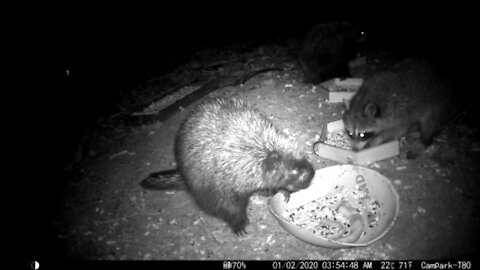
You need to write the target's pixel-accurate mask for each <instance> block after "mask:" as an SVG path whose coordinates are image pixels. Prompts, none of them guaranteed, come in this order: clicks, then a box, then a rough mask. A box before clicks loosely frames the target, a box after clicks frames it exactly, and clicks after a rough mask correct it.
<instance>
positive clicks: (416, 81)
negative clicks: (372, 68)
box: [343, 58, 454, 154]
mask: <svg viewBox="0 0 480 270" xmlns="http://www.w3.org/2000/svg"><path fill="white" fill-rule="evenodd" d="M452 97H453V85H452V84H451V82H450V81H449V80H448V79H446V76H444V74H443V73H442V72H441V69H440V68H439V66H438V65H436V64H434V63H431V62H430V61H427V60H425V59H421V58H407V59H405V60H403V61H401V62H399V63H398V64H396V65H395V66H394V67H392V68H391V69H390V70H386V71H383V72H379V73H377V74H374V75H373V76H371V77H370V78H367V79H366V80H365V81H364V83H363V85H362V86H361V87H360V89H359V91H358V93H357V94H356V95H355V96H354V97H353V98H352V100H351V102H350V108H349V109H348V110H346V111H345V113H344V115H343V122H344V125H345V130H346V131H347V134H348V135H349V137H350V138H351V140H352V148H353V149H354V150H356V151H358V150H361V149H364V148H369V147H373V146H376V145H379V144H382V143H385V142H388V141H392V140H395V139H399V138H400V137H402V136H404V135H406V134H407V133H409V132H412V131H419V133H420V141H421V142H422V144H423V145H424V146H428V145H429V144H430V143H431V142H432V139H433V137H434V136H435V135H436V133H437V132H438V131H439V129H440V128H441V127H442V125H443V124H445V123H446V121H448V120H449V119H450V117H451V116H452V115H453V112H454V110H452V109H453V106H452V105H453V103H452V102H451V100H452ZM415 154H418V153H415Z"/></svg>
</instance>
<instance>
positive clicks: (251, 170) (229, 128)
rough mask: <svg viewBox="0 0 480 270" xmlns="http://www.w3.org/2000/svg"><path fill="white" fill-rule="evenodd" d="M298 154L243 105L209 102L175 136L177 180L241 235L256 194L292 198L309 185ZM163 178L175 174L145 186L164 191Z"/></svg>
mask: <svg viewBox="0 0 480 270" xmlns="http://www.w3.org/2000/svg"><path fill="white" fill-rule="evenodd" d="M297 148H298V147H297V144H296V143H295V142H294V141H292V140H290V139H289V138H287V137H286V136H285V135H283V134H282V133H281V132H279V131H278V130H277V129H276V128H275V127H274V126H273V124H272V123H271V122H270V121H269V120H268V119H267V118H266V117H265V116H263V115H262V114H260V113H259V112H257V111H256V110H253V109H251V108H249V107H248V106H247V105H246V104H245V103H244V102H243V101H242V100H238V99H223V98H218V99H213V100H209V101H207V102H204V103H202V104H200V105H199V106H198V107H196V108H195V109H194V110H193V111H192V112H191V113H190V114H189V115H188V116H187V117H186V119H185V121H184V122H183V123H182V125H181V127H180V129H179V131H178V134H177V136H176V140H175V157H176V160H177V171H178V173H179V175H180V176H181V177H178V179H181V180H183V182H184V184H185V186H186V187H187V189H188V190H189V192H190V193H191V194H192V196H193V197H194V198H195V201H196V203H197V204H198V206H199V207H200V208H201V209H202V210H204V211H205V212H206V213H208V214H211V215H213V216H215V217H218V218H220V219H222V220H224V221H225V222H226V223H228V225H230V227H231V228H232V230H233V232H234V233H235V234H243V233H245V227H246V226H247V224H248V222H249V220H248V217H247V206H248V202H249V198H250V196H251V195H252V194H254V193H255V192H262V193H270V194H271V193H274V192H277V191H280V190H284V191H286V192H287V195H289V192H295V191H298V190H300V189H303V188H306V187H308V186H309V185H310V182H311V180H312V178H313V175H314V169H313V166H312V165H311V164H310V162H309V161H308V160H307V159H306V158H303V157H301V156H300V154H299V153H298V151H297ZM165 175H170V176H172V175H175V174H174V173H172V172H171V171H169V172H165V173H154V174H151V175H150V176H149V177H147V178H146V179H145V180H144V181H142V183H141V185H142V186H143V187H144V188H148V189H156V187H159V188H164V187H165V185H164V184H163V183H162V182H163V181H162V180H161V179H160V180H158V179H159V178H164V176H165ZM166 178H169V177H166ZM173 182H175V181H173ZM169 184H172V181H170V183H169ZM167 186H168V185H167ZM176 186H177V187H179V186H178V185H176ZM287 199H288V196H287Z"/></svg>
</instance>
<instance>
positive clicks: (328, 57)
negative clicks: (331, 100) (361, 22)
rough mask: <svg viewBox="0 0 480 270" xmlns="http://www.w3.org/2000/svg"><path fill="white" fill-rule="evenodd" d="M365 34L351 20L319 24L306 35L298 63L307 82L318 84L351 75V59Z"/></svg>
mask: <svg viewBox="0 0 480 270" xmlns="http://www.w3.org/2000/svg"><path fill="white" fill-rule="evenodd" d="M363 37H364V35H363V32H361V31H360V30H359V29H358V28H356V27H354V26H353V23H351V22H329V23H322V24H318V25H316V26H315V27H314V28H313V29H312V30H311V31H310V32H309V33H308V35H307V37H306V39H305V41H304V44H303V48H302V51H301V52H300V54H299V63H300V66H301V68H302V71H303V74H304V81H305V82H306V83H312V84H317V83H320V82H322V81H325V80H328V79H331V78H334V77H347V76H349V68H348V62H349V61H350V60H352V59H353V58H354V57H355V55H356V51H355V46H356V44H357V42H360V41H363V40H364V39H363Z"/></svg>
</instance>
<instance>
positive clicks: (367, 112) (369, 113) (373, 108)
mask: <svg viewBox="0 0 480 270" xmlns="http://www.w3.org/2000/svg"><path fill="white" fill-rule="evenodd" d="M363 115H364V116H366V117H370V118H373V117H379V116H380V110H379V109H378V106H377V105H375V104H374V103H368V104H367V105H366V106H365V109H363Z"/></svg>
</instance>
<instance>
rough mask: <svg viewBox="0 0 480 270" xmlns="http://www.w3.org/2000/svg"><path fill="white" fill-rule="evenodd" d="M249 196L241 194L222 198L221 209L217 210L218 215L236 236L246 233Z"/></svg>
mask: <svg viewBox="0 0 480 270" xmlns="http://www.w3.org/2000/svg"><path fill="white" fill-rule="evenodd" d="M248 199H249V196H246V195H242V194H230V196H228V197H224V200H223V201H222V206H221V208H218V209H217V210H218V214H219V215H220V217H221V218H222V219H223V220H225V221H226V222H227V223H228V225H229V226H230V227H231V228H232V230H233V232H234V233H235V234H237V235H243V234H245V233H247V232H246V231H245V228H246V227H247V225H248V223H249V219H248V216H247V206H248Z"/></svg>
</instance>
